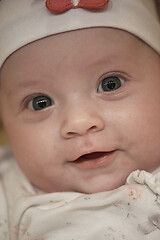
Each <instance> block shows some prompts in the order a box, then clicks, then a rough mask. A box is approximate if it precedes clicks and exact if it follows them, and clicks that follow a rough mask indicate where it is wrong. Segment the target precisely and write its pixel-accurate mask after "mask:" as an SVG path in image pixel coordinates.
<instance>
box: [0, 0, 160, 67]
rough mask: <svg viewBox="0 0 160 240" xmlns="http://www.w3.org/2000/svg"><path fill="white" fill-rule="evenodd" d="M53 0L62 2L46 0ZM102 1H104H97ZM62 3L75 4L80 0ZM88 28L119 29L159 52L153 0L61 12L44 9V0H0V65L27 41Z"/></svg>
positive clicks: (119, 1) (115, 1) (159, 25)
mask: <svg viewBox="0 0 160 240" xmlns="http://www.w3.org/2000/svg"><path fill="white" fill-rule="evenodd" d="M56 1H57V2H58V3H60V2H61V3H64V2H65V0H62V1H61V0H50V1H49V0H47V2H51V3H52V2H56ZM82 1H83V2H87V1H86V0H82ZM104 1H105V2H108V1H107V0H103V1H100V0H98V1H97V2H104ZM66 2H71V3H73V4H74V5H75V6H76V5H77V4H78V2H81V0H80V1H78V0H66ZM88 2H96V1H95V0H89V1H88ZM89 27H111V28H118V29H123V30H125V31H128V32H130V33H132V34H134V35H135V36H137V37H139V38H140V39H142V40H143V41H144V42H146V43H147V44H148V45H150V46H151V47H152V48H153V49H154V50H155V51H157V52H158V53H159V54H160V23H159V19H158V14H157V11H156V7H155V2H154V0H109V2H108V3H106V5H105V7H103V8H100V9H94V10H93V9H90V10H88V9H84V8H72V9H69V10H67V11H65V12H63V13H55V12H52V11H50V10H48V9H47V7H46V5H45V0H0V67H1V66H2V64H3V62H4V61H5V60H6V58H7V57H8V56H9V55H10V54H11V53H13V52H14V51H16V50H17V49H19V48H20V47H22V46H24V45H26V44H28V43H30V42H33V41H35V40H37V39H41V38H43V37H46V36H49V35H52V34H57V33H61V32H66V31H71V30H76V29H82V28H89Z"/></svg>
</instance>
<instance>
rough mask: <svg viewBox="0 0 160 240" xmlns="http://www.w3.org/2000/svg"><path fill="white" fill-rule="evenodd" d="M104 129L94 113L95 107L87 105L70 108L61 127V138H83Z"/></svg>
mask: <svg viewBox="0 0 160 240" xmlns="http://www.w3.org/2000/svg"><path fill="white" fill-rule="evenodd" d="M103 128H104V121H103V119H102V117H101V116H100V115H99V114H98V111H96V109H95V106H92V107H91V106H90V107H87V105H83V106H79V107H78V108H77V107H75V106H74V107H72V108H71V109H70V110H69V111H67V114H65V116H64V121H63V123H62V126H61V136H62V137H63V138H67V139H68V138H73V137H76V136H83V135H85V134H88V133H90V132H97V131H101V130H102V129H103Z"/></svg>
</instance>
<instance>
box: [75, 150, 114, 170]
mask: <svg viewBox="0 0 160 240" xmlns="http://www.w3.org/2000/svg"><path fill="white" fill-rule="evenodd" d="M114 153H115V151H110V152H92V153H89V154H84V155H82V156H80V157H79V158H77V159H76V160H75V161H74V163H75V164H76V165H77V166H78V167H80V168H86V169H87V168H99V167H102V166H105V165H108V164H109V163H110V162H111V160H112V158H113V155H114Z"/></svg>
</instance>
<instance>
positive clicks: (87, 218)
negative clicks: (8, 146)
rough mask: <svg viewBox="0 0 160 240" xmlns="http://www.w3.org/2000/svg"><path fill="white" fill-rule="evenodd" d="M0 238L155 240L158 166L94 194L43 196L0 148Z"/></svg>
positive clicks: (159, 217)
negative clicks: (155, 169) (153, 170)
mask: <svg viewBox="0 0 160 240" xmlns="http://www.w3.org/2000/svg"><path fill="white" fill-rule="evenodd" d="M0 159H1V160H0V239H1V240H53V239H55V240H82V239H83V240H99V239H100V240H103V239H104V240H105V239H107V240H113V239H114V240H125V239H126V240H135V239H137V240H158V239H160V228H159V226H158V224H159V221H160V195H159V187H160V168H159V169H157V171H156V172H154V173H152V174H150V173H147V172H145V171H136V172H133V173H131V175H130V176H129V177H128V179H127V183H126V185H124V186H122V187H120V188H118V189H115V190H113V191H108V192H102V193H97V194H82V193H74V192H66V193H65V192H62V193H50V194H46V193H44V192H42V191H40V190H39V189H36V188H35V187H33V186H32V185H31V184H30V183H29V182H28V180H27V179H26V178H25V176H24V175H23V174H22V172H21V171H20V169H19V168H18V166H17V164H16V163H15V161H14V159H13V157H12V156H11V155H10V156H9V154H8V152H7V151H6V150H3V149H0Z"/></svg>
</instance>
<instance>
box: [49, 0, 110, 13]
mask: <svg viewBox="0 0 160 240" xmlns="http://www.w3.org/2000/svg"><path fill="white" fill-rule="evenodd" d="M108 2H109V0H47V1H46V6H47V8H48V9H49V10H50V11H53V12H57V13H58V12H65V11H67V10H69V9H71V8H87V9H95V8H102V7H104V6H105V5H106V4H107V3H108Z"/></svg>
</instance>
